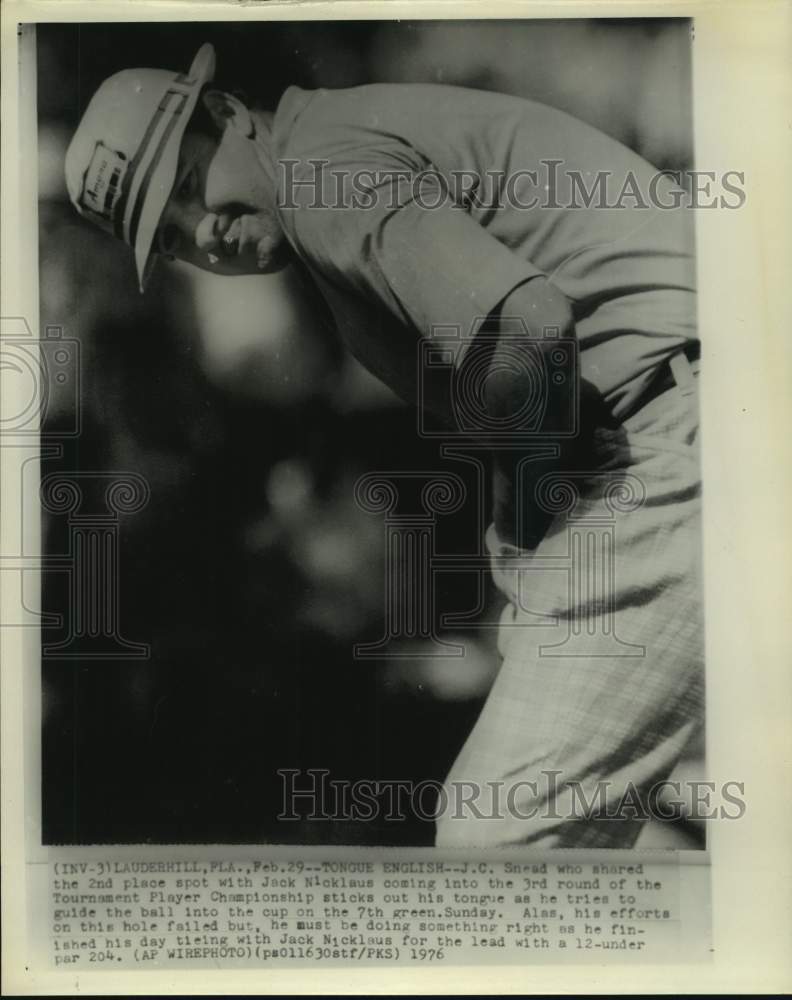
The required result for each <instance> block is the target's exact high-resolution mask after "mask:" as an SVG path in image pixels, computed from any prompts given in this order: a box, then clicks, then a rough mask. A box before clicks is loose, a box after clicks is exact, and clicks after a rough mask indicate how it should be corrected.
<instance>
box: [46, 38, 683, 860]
mask: <svg viewBox="0 0 792 1000" xmlns="http://www.w3.org/2000/svg"><path fill="white" fill-rule="evenodd" d="M37 41H38V44H37V50H38V109H39V190H40V206H39V225H40V279H41V322H42V328H43V327H45V326H47V325H57V326H59V327H62V329H63V336H64V337H66V338H73V339H75V340H77V341H79V344H80V349H81V382H80V385H81V391H80V394H79V399H78V400H75V399H74V396H73V394H72V395H70V394H69V393H68V392H66V391H60V390H59V388H58V387H57V386H53V389H52V394H51V398H50V400H49V406H48V410H47V414H46V420H47V424H46V428H45V429H46V430H47V431H49V432H50V433H55V434H57V432H58V429H59V427H63V428H64V429H65V428H67V427H69V426H71V424H72V423H73V419H74V408H75V407H78V408H79V411H80V417H81V422H82V429H81V433H80V435H79V437H77V438H75V439H64V441H65V445H64V449H63V454H62V456H61V457H60V458H58V459H56V460H49V461H45V462H44V463H43V466H42V474H43V475H48V474H50V473H54V472H58V471H64V472H72V471H74V470H83V471H124V472H134V473H137V474H138V475H141V476H143V477H144V478H145V479H146V480H147V482H148V484H149V486H150V489H151V497H150V500H149V502H148V504H147V505H146V506H145V508H144V509H142V510H141V511H139V512H137V513H135V514H130V515H128V516H122V517H121V520H120V533H121V537H120V550H119V551H120V564H119V571H118V574H119V576H118V580H119V588H120V627H121V631H122V633H123V635H124V637H125V638H127V639H129V640H132V641H135V642H145V643H148V644H149V645H150V647H151V656H150V658H149V659H148V660H145V661H124V660H110V659H108V660H104V661H103V660H88V659H85V660H81V659H79V658H78V659H76V660H65V659H58V658H55V657H45V658H44V660H43V682H44V683H43V696H44V726H43V822H44V841H45V843H121V842H126V843H146V842H166V841H172V842H179V843H185V842H250V843H255V842H271V841H279V842H284V843H285V842H296V843H312V842H317V843H369V844H376V843H394V844H398V843H412V844H428V843H431V842H432V838H433V835H434V831H433V827H432V824H431V823H428V822H425V821H422V820H421V819H419V818H413V819H410V818H409V817H408V818H406V819H405V820H403V821H402V822H397V823H394V822H384V821H375V822H368V823H364V822H357V823H355V822H349V821H324V822H321V821H320V822H308V821H301V822H288V823H283V822H281V823H278V821H277V814H278V812H279V811H280V810H281V799H282V796H281V790H282V782H281V780H280V778H279V777H278V775H277V773H276V772H277V770H278V769H284V768H299V769H307V768H324V769H327V770H329V771H330V772H331V773H330V777H331V778H332V779H334V780H344V779H348V780H354V779H355V778H366V779H371V780H389V779H401V780H412V781H416V782H417V781H422V780H441V779H442V778H443V777H444V775H445V773H446V771H447V769H448V767H449V766H450V765H451V763H452V762H453V759H454V757H455V756H456V753H457V752H458V750H459V748H460V747H461V744H462V742H463V740H464V738H465V735H466V733H467V731H468V730H469V728H470V726H471V725H472V723H473V721H474V719H475V717H476V715H477V712H478V710H479V708H480V706H481V703H482V700H483V698H484V697H485V696H486V693H487V691H488V688H489V685H490V684H491V682H492V679H493V676H494V673H495V671H496V669H497V657H496V653H495V650H494V634H493V632H492V630H487V629H484V630H482V631H481V632H465V633H463V634H461V635H460V634H456V635H454V634H451V635H448V636H447V637H446V638H448V639H449V640H454V639H456V640H457V641H463V642H464V643H465V644H466V655H465V657H464V659H463V660H458V659H443V660H438V659H436V658H433V657H431V656H428V655H424V654H425V653H426V652H427V649H426V646H425V644H422V643H421V642H420V641H418V640H416V641H414V642H412V643H408V644H407V646H406V647H405V649H404V652H405V653H408V654H409V656H405V657H404V658H396V659H393V658H390V659H383V660H379V661H377V660H356V659H355V658H354V657H353V653H352V649H353V645H354V644H355V643H359V642H371V641H376V640H377V639H379V638H380V637H381V636H382V635H383V633H384V628H385V623H384V607H385V587H384V579H385V525H384V519H383V518H382V517H379V516H377V515H372V514H371V513H366V512H364V511H362V510H361V509H360V508H359V507H358V506H357V505H356V503H355V501H354V497H353V486H354V483H355V481H356V479H357V478H358V477H359V476H360V475H361V474H363V473H364V472H366V471H369V470H378V469H388V470H398V469H404V470H422V469H423V470H427V471H431V470H436V469H446V470H447V471H451V472H455V473H456V474H460V475H462V476H463V478H464V477H466V476H467V478H468V480H469V485H470V486H471V488H472V486H473V485H474V482H473V480H472V479H470V476H469V474H468V473H466V472H465V467H464V466H463V465H461V464H460V463H450V462H445V463H444V461H443V460H441V459H440V458H439V455H438V446H437V444H436V443H432V442H431V441H427V440H425V439H422V438H420V437H419V436H418V434H417V432H416V423H417V422H416V416H415V414H414V413H413V412H411V411H410V410H409V409H407V408H406V407H404V406H403V405H402V404H401V403H400V402H399V401H398V400H396V398H395V397H394V396H393V395H392V394H391V392H390V391H389V390H388V389H387V388H386V387H385V386H383V385H382V384H381V383H379V382H378V381H377V380H376V379H374V378H373V377H372V376H370V375H368V374H367V373H366V372H365V371H364V370H363V369H362V368H360V367H359V366H358V365H357V363H356V362H354V361H353V360H352V359H350V358H349V357H348V356H346V355H345V353H344V351H343V350H342V348H341V347H340V345H339V344H338V342H337V341H336V339H335V335H334V332H333V330H332V328H331V327H330V325H329V324H328V322H327V318H326V316H325V314H324V312H323V309H322V307H321V304H320V303H319V302H318V301H317V300H316V298H315V296H314V295H313V293H312V291H311V289H310V288H309V287H308V286H307V285H306V284H305V282H304V280H303V278H302V277H301V275H300V274H299V273H297V272H296V271H294V270H289V271H287V272H285V273H283V274H281V275H275V276H267V277H264V276H262V277H257V276H254V277H251V278H233V279H223V278H217V277H214V276H212V275H208V274H205V273H203V272H200V273H199V272H191V270H190V269H189V268H182V267H181V266H179V265H174V266H171V267H163V268H161V269H160V271H159V273H157V274H156V275H155V277H154V278H153V280H152V285H151V289H150V293H149V294H147V295H146V297H145V298H143V297H141V296H140V295H139V294H138V291H137V285H136V281H135V276H134V267H133V263H132V258H131V254H130V253H129V252H128V251H127V250H126V249H125V248H124V247H123V246H122V245H121V244H116V243H115V242H114V241H113V240H112V239H110V238H109V237H106V236H105V235H104V234H103V233H100V232H99V231H96V230H94V229H93V228H92V227H91V226H90V225H88V224H87V223H84V222H83V221H81V220H80V219H79V218H78V217H77V215H76V213H74V212H73V210H72V209H71V207H70V205H69V204H68V199H67V197H66V191H65V185H64V181H63V158H64V154H65V149H66V146H67V143H68V140H69V137H70V134H71V132H72V131H73V129H74V128H75V126H76V124H77V122H78V121H79V117H80V114H81V112H82V110H83V109H84V107H85V105H86V104H87V102H88V101H89V99H90V97H91V96H92V94H93V92H94V90H95V89H96V87H97V86H98V84H99V83H100V82H101V81H102V80H103V79H104V78H105V77H107V76H109V75H110V74H112V73H114V72H116V71H118V70H119V69H123V68H127V67H131V66H151V67H157V68H165V69H172V70H174V71H182V70H185V69H186V68H187V67H189V65H190V62H191V60H192V57H193V55H194V53H195V52H196V50H197V49H198V47H199V46H200V45H201V43H203V42H204V41H211V42H213V43H214V45H215V47H216V49H217V57H218V74H217V79H218V82H220V83H224V84H226V85H227V86H229V87H230V88H241V89H242V90H243V91H244V92H246V93H247V94H249V95H250V96H251V98H255V99H257V100H258V101H260V102H262V103H263V104H264V105H265V106H271V107H274V106H275V105H276V104H277V101H278V99H279V97H280V95H281V93H282V92H283V90H285V89H286V87H287V86H289V85H290V84H293V83H295V84H298V85H300V86H303V87H307V88H312V87H320V86H321V87H347V86H354V85H356V84H361V83H367V82H372V81H386V82H387V81H429V82H441V83H446V84H459V85H465V86H473V87H479V88H484V89H492V90H497V91H502V92H504V93H513V94H520V95H524V96H526V97H530V98H533V99H535V100H540V101H543V102H545V103H547V104H551V105H554V106H556V107H559V108H562V109H564V110H566V111H568V112H570V113H572V114H574V115H577V116H578V117H580V118H582V119H584V120H586V121H589V122H591V123H592V124H594V125H596V126H598V127H599V128H601V129H602V130H603V131H605V132H607V133H609V134H610V135H612V136H614V137H615V138H617V139H619V140H621V141H622V142H624V143H626V144H627V145H630V146H631V147H633V148H634V149H636V150H637V151H638V152H639V153H641V154H642V155H644V156H645V157H646V158H647V159H649V160H650V161H651V162H652V163H654V164H655V166H657V167H659V168H661V169H663V168H668V169H684V168H685V167H689V166H690V165H691V141H692V140H691V133H692V129H691V119H690V114H691V93H690V23H689V22H688V21H682V20H642V21H631V20H599V21H596V22H594V21H563V22H562V21H534V22H526V21H522V22H502V21H501V22H489V21H478V22H468V23H464V22H447V21H446V22H431V21H421V22H413V23H408V22H371V21H367V22H327V21H324V22H317V23H311V22H297V23H284V22H273V23H256V24H253V23H241V22H238V23H234V24H215V23H208V24H173V25H171V24H118V25H115V24H114V25H109V24H91V25H73V24H57V25H39V26H38V28H37ZM478 513H479V512H475V511H473V512H471V511H470V510H463V511H461V512H460V513H458V514H451V515H448V516H446V517H443V518H441V519H440V520H441V521H442V525H440V526H439V531H440V535H439V539H440V541H439V546H440V548H441V549H442V551H446V552H473V551H476V549H477V547H478V545H479V538H478V527H479V519H478V517H477V516H476V515H477V514H478ZM485 518H486V512H485ZM68 530H69V529H68V524H67V518H66V517H64V516H61V515H49V516H47V517H46V519H45V523H44V538H45V546H46V548H45V551H46V552H49V553H50V554H56V553H59V552H64V551H65V550H66V548H67V546H68ZM477 587H478V583H477V580H476V578H475V575H471V574H450V573H447V574H444V575H443V582H442V585H441V587H440V592H439V594H438V599H437V608H436V614H437V616H438V618H439V616H440V615H442V614H443V613H445V612H458V611H465V610H472V609H476V608H477V604H478V596H479V595H478V589H477ZM488 587H489V585H488ZM43 602H44V609H45V610H46V611H51V612H56V613H60V614H64V615H66V616H68V613H69V612H68V606H69V604H68V602H69V594H68V585H67V583H66V582H65V581H64V574H60V573H50V574H47V575H46V576H45V587H44V595H43ZM498 605H499V601H498V599H497V596H496V595H495V594H494V593H493V592H492V590H491V588H490V589H488V590H487V592H486V594H485V596H484V610H483V611H482V612H481V616H482V618H483V619H486V620H488V621H489V620H493V619H494V618H495V617H496V616H497V610H498ZM62 637H63V636H62V635H61V634H60V633H59V632H58V630H57V629H46V630H45V632H44V641H45V643H46V642H56V641H58V639H59V638H62ZM422 804H423V806H424V808H426V800H424V801H423V803H422Z"/></svg>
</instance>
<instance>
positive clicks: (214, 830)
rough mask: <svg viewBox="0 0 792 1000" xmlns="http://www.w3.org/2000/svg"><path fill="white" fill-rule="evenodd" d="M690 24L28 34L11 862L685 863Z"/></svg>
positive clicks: (692, 418) (694, 537) (690, 830)
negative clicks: (32, 248) (42, 354)
mask: <svg viewBox="0 0 792 1000" xmlns="http://www.w3.org/2000/svg"><path fill="white" fill-rule="evenodd" d="M691 38H692V32H691V21H690V20H689V19H661V20H657V19H653V20H648V19H647V20H628V21H618V20H605V21H593V20H570V21H544V22H522V23H519V22H508V21H507V22H486V21H485V22H479V23H471V22H431V21H430V22H377V21H370V22H341V23H332V24H330V25H328V24H323V23H311V22H308V23H293V22H285V23H277V24H275V23H269V24H256V25H248V24H244V25H239V24H211V25H204V24H148V25H141V24H107V23H94V24H40V25H38V26H37V29H36V54H37V87H38V130H39V176H40V205H39V226H40V236H39V240H40V243H39V245H40V308H41V327H42V329H43V330H45V331H47V338H48V339H49V341H50V344H49V345H48V350H49V352H50V353H51V355H52V358H53V363H54V364H56V365H57V362H55V361H54V359H55V357H56V356H57V357H59V358H60V357H63V358H64V362H63V364H62V366H61V367H63V369H64V375H65V378H64V379H63V381H62V382H59V383H57V385H56V391H55V393H54V394H53V398H52V399H51V401H50V402H49V405H48V408H47V413H46V422H45V424H44V427H43V430H44V434H45V435H46V436H47V438H52V439H56V438H57V439H58V440H59V441H62V442H63V446H62V447H61V448H60V449H59V454H58V455H57V457H53V459H52V460H49V459H46V460H44V461H42V468H41V499H42V506H43V512H44V513H43V518H44V520H43V545H44V553H45V572H44V588H43V603H42V612H43V616H44V625H43V627H42V653H43V656H42V671H43V674H42V682H43V688H42V699H43V701H42V710H43V728H42V740H43V744H42V754H43V755H42V772H43V774H42V811H43V812H42V819H43V839H44V842H45V843H52V844H86V843H108V844H111V843H168V842H175V843H201V842H218V843H226V842H227V843H259V842H262V843H297V844H316V843H320V844H390V845H397V844H409V845H431V844H436V845H437V846H439V847H443V846H447V847H492V846H505V845H535V846H541V847H547V848H554V847H606V848H607V847H620V848H625V847H629V848H631V847H635V846H637V847H640V846H642V845H643V844H645V845H647V846H658V845H659V846H676V847H679V848H681V849H698V848H701V847H703V846H704V832H703V831H704V824H703V823H702V822H701V817H699V816H697V815H696V814H695V804H694V803H693V804H691V802H689V801H687V799H688V797H689V796H686V794H685V793H686V792H688V791H689V790H688V789H687V788H686V782H687V781H688V779H689V778H693V779H696V780H703V779H705V778H706V773H705V765H704V760H703V756H704V749H703V748H704V674H703V666H704V657H703V639H702V636H703V587H702V578H701V571H700V560H701V553H700V549H701V513H700V496H701V468H700V460H699V451H698V442H699V434H698V425H699V413H698V393H697V386H698V377H699V355H700V350H699V329H698V325H697V314H696V277H695V211H694V209H695V207H696V201H697V200H698V201H699V202H704V201H706V202H707V203H709V202H712V201H713V199H714V200H715V201H716V202H720V203H722V204H723V205H724V210H728V208H737V207H739V205H740V203H741V199H742V198H743V197H744V194H743V191H742V188H741V185H740V178H739V177H738V176H723V177H718V178H716V180H715V181H712V180H711V179H708V178H707V177H704V178H703V181H704V183H703V184H702V178H701V177H699V176H698V175H697V174H696V171H695V163H694V160H693V155H692V114H691V106H692V104H691ZM265 53H266V55H265ZM570 68H571V71H570ZM67 355H68V360H66V356H67ZM48 356H49V355H48ZM70 363H71V364H72V366H73V367H72V368H71V369H69V364H70ZM77 427H78V428H79V431H78V432H74V430H75V428H77ZM59 435H62V436H59ZM47 559H50V560H52V562H51V567H49V568H48V567H47V563H46V560H47ZM49 622H57V623H58V624H57V625H52V626H51V625H49V624H48V623H49ZM672 820H673V822H672Z"/></svg>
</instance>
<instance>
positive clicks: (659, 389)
mask: <svg viewBox="0 0 792 1000" xmlns="http://www.w3.org/2000/svg"><path fill="white" fill-rule="evenodd" d="M700 357H701V344H700V343H699V341H698V340H693V341H691V342H690V343H689V344H687V345H686V346H685V347H684V348H683V350H681V351H679V353H677V354H674V355H672V356H671V357H670V358H667V359H666V360H665V361H664V362H663V363H662V364H661V365H660V366H659V367H658V368H657V370H656V371H655V373H654V375H653V376H652V378H651V379H650V380H649V382H648V383H647V385H646V386H645V387H644V390H643V392H642V393H641V395H640V396H639V397H638V399H636V400H635V402H634V403H633V405H632V406H631V407H630V408H629V409H628V410H627V412H626V413H622V414H620V416H619V419H620V420H621V421H625V420H629V418H630V417H632V416H633V415H634V414H636V413H637V412H638V411H639V410H642V409H643V408H644V407H645V406H647V405H648V404H649V403H651V402H652V400H653V399H657V397H658V396H660V395H662V394H663V393H664V392H668V390H669V389H673V387H674V386H675V385H679V387H680V389H682V390H683V391H685V390H684V388H683V386H682V385H680V376H679V374H678V373H679V366H678V362H679V361H680V360H681V359H682V358H687V360H688V362H690V364H694V363H695V362H697V361H698V360H699V358H700Z"/></svg>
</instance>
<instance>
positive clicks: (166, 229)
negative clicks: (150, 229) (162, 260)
mask: <svg viewBox="0 0 792 1000" xmlns="http://www.w3.org/2000/svg"><path fill="white" fill-rule="evenodd" d="M178 246H179V227H178V226H175V225H174V224H173V223H169V224H168V225H166V226H163V227H162V228H161V229H160V230H159V232H158V234H157V247H158V249H159V252H160V253H161V254H173V253H175V252H176V249H177V248H178Z"/></svg>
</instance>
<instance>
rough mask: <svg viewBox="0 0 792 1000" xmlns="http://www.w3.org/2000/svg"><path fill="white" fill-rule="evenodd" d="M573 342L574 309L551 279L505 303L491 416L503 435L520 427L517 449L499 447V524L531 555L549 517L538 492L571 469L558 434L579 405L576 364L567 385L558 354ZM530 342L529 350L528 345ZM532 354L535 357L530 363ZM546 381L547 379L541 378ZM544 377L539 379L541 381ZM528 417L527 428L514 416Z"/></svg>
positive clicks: (568, 449) (489, 388)
mask: <svg viewBox="0 0 792 1000" xmlns="http://www.w3.org/2000/svg"><path fill="white" fill-rule="evenodd" d="M571 337H574V321H573V315H572V309H571V306H570V304H569V302H568V300H567V299H566V297H565V296H564V295H563V294H562V293H561V292H559V291H558V289H556V288H555V287H554V286H553V285H552V284H551V283H550V282H548V281H547V280H546V279H545V278H535V279H533V280H532V281H529V282H526V283H525V284H523V285H520V286H518V287H517V288H516V289H515V290H514V291H513V292H512V293H511V294H510V295H509V296H508V297H507V298H506V299H505V300H504V302H503V303H502V305H501V308H500V310H499V314H498V317H497V330H496V333H495V344H494V347H493V349H492V354H491V357H490V361H489V368H488V375H487V380H486V393H485V400H486V406H487V411H488V413H489V414H490V416H492V417H493V418H495V419H496V420H498V421H499V422H501V423H502V425H503V426H504V427H508V426H510V425H514V436H513V442H512V444H513V446H512V447H506V448H504V447H502V446H503V445H504V444H507V445H508V441H507V442H504V441H502V440H501V441H500V442H499V444H500V445H501V447H499V448H498V449H497V450H496V451H495V461H494V467H493V475H494V481H495V509H494V518H495V523H496V525H497V526H498V528H499V529H500V531H501V532H502V533H504V534H506V536H507V537H508V538H509V540H512V541H515V542H517V543H518V544H520V545H521V546H522V547H525V548H533V547H534V546H535V545H536V544H537V543H538V541H539V540H540V539H541V537H542V535H543V534H544V531H545V530H546V528H547V524H548V521H549V516H548V514H547V512H545V511H543V510H542V509H541V508H540V507H539V506H538V505H537V503H536V485H537V483H538V482H539V480H540V479H541V478H542V477H543V476H545V475H547V474H548V473H550V472H553V471H556V470H557V469H559V468H562V467H566V466H568V464H569V462H570V456H571V454H572V452H573V450H574V446H575V442H574V441H571V440H570V439H569V437H568V436H564V435H556V434H554V432H555V431H558V430H559V429H567V428H568V426H569V415H570V413H571V412H572V411H573V408H574V406H575V403H576V393H577V388H578V386H577V381H576V378H575V376H576V366H575V364H574V363H572V364H570V365H568V366H567V369H566V371H565V372H564V374H565V376H566V377H565V378H564V379H558V380H557V379H556V378H554V376H555V375H557V374H558V373H559V366H558V365H557V364H554V363H553V362H552V357H551V355H552V353H553V352H554V351H557V350H558V348H559V346H560V345H559V343H558V341H559V338H571ZM523 340H524V343H523ZM531 352H536V356H535V357H534V358H530V357H529V355H530V354H531ZM540 373H541V374H540ZM537 376H539V377H537ZM520 413H525V414H526V415H527V414H530V415H531V420H530V421H527V422H526V423H522V422H521V421H520V420H515V419H514V418H515V415H518V414H520Z"/></svg>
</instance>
